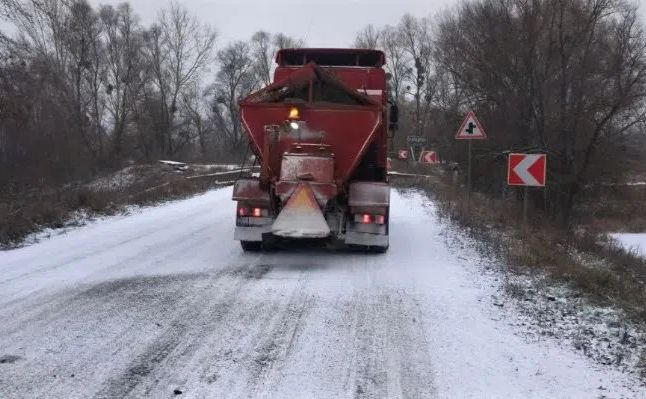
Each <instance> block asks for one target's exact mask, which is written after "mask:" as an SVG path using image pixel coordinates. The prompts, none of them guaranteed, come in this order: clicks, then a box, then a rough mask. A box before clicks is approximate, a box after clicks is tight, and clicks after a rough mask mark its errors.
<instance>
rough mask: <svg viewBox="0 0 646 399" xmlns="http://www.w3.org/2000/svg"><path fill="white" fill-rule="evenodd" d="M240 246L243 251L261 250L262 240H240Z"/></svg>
mask: <svg viewBox="0 0 646 399" xmlns="http://www.w3.org/2000/svg"><path fill="white" fill-rule="evenodd" d="M240 246H241V247H242V250H243V251H245V252H258V251H260V250H262V242H260V241H240Z"/></svg>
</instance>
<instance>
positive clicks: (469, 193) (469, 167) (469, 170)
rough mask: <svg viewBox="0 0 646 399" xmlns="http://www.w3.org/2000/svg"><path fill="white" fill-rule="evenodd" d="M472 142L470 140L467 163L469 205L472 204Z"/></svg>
mask: <svg viewBox="0 0 646 399" xmlns="http://www.w3.org/2000/svg"><path fill="white" fill-rule="evenodd" d="M472 143H473V142H472V141H471V140H469V151H468V161H467V165H468V166H467V205H468V204H470V203H471V147H472Z"/></svg>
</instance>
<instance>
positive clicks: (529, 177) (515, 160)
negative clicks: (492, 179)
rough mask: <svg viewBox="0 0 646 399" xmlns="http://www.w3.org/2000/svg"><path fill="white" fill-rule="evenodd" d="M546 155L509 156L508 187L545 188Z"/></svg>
mask: <svg viewBox="0 0 646 399" xmlns="http://www.w3.org/2000/svg"><path fill="white" fill-rule="evenodd" d="M546 175H547V155H546V154H509V162H508V165H507V184H509V185H510V186H530V187H545V182H546V180H547V179H546V177H547V176H546Z"/></svg>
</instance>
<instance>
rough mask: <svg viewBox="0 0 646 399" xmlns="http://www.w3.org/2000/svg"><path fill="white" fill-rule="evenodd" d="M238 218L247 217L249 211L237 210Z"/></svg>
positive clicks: (244, 209)
mask: <svg viewBox="0 0 646 399" xmlns="http://www.w3.org/2000/svg"><path fill="white" fill-rule="evenodd" d="M238 216H240V217H245V216H249V209H247V208H240V209H238Z"/></svg>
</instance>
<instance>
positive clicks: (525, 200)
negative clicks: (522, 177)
mask: <svg viewBox="0 0 646 399" xmlns="http://www.w3.org/2000/svg"><path fill="white" fill-rule="evenodd" d="M528 204H529V187H528V186H525V187H524V188H523V223H524V224H525V226H527V206H528Z"/></svg>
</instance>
